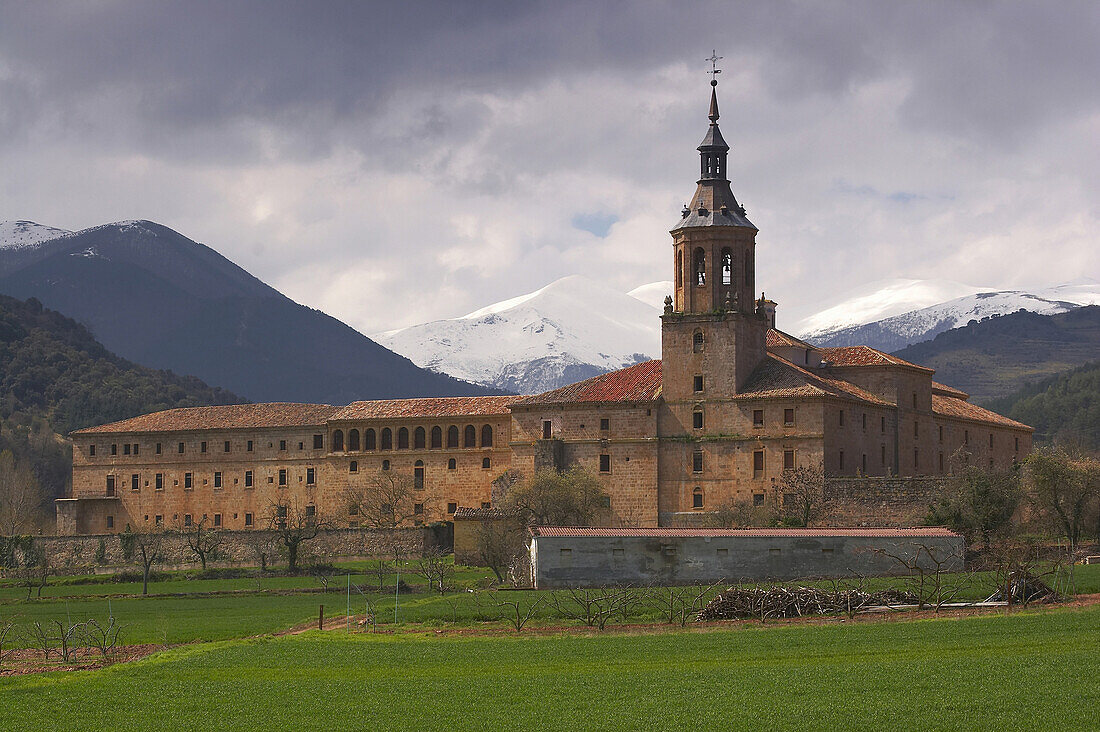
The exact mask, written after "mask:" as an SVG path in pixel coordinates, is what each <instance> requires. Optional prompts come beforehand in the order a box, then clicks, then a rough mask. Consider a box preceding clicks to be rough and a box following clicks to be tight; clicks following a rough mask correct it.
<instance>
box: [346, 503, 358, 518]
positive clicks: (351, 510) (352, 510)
mask: <svg viewBox="0 0 1100 732" xmlns="http://www.w3.org/2000/svg"><path fill="white" fill-rule="evenodd" d="M348 515H349V516H358V515H359V505H358V504H356V503H353V504H351V505H350V506H348Z"/></svg>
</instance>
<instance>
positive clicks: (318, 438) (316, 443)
mask: <svg viewBox="0 0 1100 732" xmlns="http://www.w3.org/2000/svg"><path fill="white" fill-rule="evenodd" d="M313 449H314V450H324V449H325V436H324V434H320V435H314V436H313Z"/></svg>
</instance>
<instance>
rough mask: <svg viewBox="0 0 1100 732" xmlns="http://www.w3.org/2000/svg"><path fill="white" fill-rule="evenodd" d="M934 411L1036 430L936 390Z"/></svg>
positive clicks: (943, 415)
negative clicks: (938, 392)
mask: <svg viewBox="0 0 1100 732" xmlns="http://www.w3.org/2000/svg"><path fill="white" fill-rule="evenodd" d="M932 413H933V414H938V415H940V416H941V417H952V418H954V419H966V420H970V421H972V422H985V423H990V424H995V425H997V426H999V427H1011V428H1013V429H1018V430H1027V431H1028V432H1033V431H1034V429H1033V428H1032V427H1028V426H1027V425H1026V424H1023V423H1022V422H1017V421H1016V420H1014V419H1009V418H1008V417H1005V416H1004V415H1001V414H997V413H996V412H991V411H989V410H988V409H983V408H982V407H979V406H978V405H977V404H971V403H970V402H968V401H965V400H963V399H956V398H955V397H950V396H945V395H943V394H937V393H936V392H932Z"/></svg>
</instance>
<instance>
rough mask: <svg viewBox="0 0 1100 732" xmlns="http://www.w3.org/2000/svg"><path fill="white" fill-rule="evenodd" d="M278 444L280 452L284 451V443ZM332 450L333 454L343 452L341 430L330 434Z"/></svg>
mask: <svg viewBox="0 0 1100 732" xmlns="http://www.w3.org/2000/svg"><path fill="white" fill-rule="evenodd" d="M279 444H280V445H281V447H279V449H280V450H285V449H286V441H283V442H281V443H279ZM332 449H333V451H334V452H343V450H344V431H343V430H334V431H333V433H332Z"/></svg>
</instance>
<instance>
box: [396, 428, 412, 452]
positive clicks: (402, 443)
mask: <svg viewBox="0 0 1100 732" xmlns="http://www.w3.org/2000/svg"><path fill="white" fill-rule="evenodd" d="M397 449H398V450H408V449H409V428H408V427H402V428H401V429H399V430H397Z"/></svg>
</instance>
